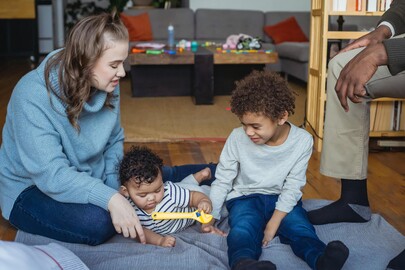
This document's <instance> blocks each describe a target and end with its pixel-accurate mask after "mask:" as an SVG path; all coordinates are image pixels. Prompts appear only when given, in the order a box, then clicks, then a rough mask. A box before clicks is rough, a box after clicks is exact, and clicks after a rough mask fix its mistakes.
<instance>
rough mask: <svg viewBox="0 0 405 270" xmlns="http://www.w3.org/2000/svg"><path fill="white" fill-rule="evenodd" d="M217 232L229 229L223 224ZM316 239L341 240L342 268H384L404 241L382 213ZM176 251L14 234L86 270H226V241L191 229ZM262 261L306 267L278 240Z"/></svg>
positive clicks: (325, 230)
mask: <svg viewBox="0 0 405 270" xmlns="http://www.w3.org/2000/svg"><path fill="white" fill-rule="evenodd" d="M325 204H327V201H319V200H306V201H304V207H305V208H306V209H307V210H311V209H316V208H319V207H321V206H323V205H325ZM219 226H220V228H221V229H223V230H225V231H227V230H228V228H229V227H228V224H227V220H226V219H224V220H223V221H222V222H221V223H220V224H219ZM315 228H316V231H317V233H318V235H319V238H320V239H321V240H322V241H324V242H325V243H328V242H330V241H333V240H341V241H342V242H344V243H345V244H346V245H347V246H348V247H349V249H350V256H349V258H348V260H347V262H346V264H345V265H344V267H343V269H353V270H358V269H367V270H382V269H386V266H387V264H388V262H389V261H390V260H391V259H392V258H393V257H395V256H396V255H397V254H399V253H400V252H401V251H402V250H403V249H404V248H405V237H404V236H403V235H402V234H401V233H399V232H398V231H397V230H395V229H394V228H393V227H392V226H391V225H390V224H389V223H387V222H386V221H385V220H384V219H383V218H382V217H381V216H380V215H378V214H373V216H372V219H371V220H370V221H369V222H367V223H358V224H356V223H339V224H328V225H322V226H315ZM175 237H176V238H177V241H176V246H175V247H174V248H163V247H157V246H152V245H141V244H139V243H136V242H134V241H132V240H129V239H125V238H124V237H122V236H120V235H117V236H115V237H113V238H112V239H111V240H110V241H108V242H107V243H105V244H102V245H99V246H95V247H92V246H87V245H82V244H70V243H63V242H58V241H55V240H52V239H49V238H46V237H42V236H38V235H32V234H28V233H25V232H22V231H18V233H17V237H16V241H17V242H22V243H25V244H28V245H34V244H35V245H38V244H47V243H50V242H56V243H59V244H61V245H63V246H65V247H66V248H68V249H70V250H71V251H73V252H74V253H75V254H76V255H77V256H78V257H79V258H80V259H81V260H82V261H83V262H84V263H85V264H86V265H87V266H88V267H89V268H90V269H106V270H107V269H108V270H110V269H141V270H149V269H150V270H156V269H165V270H171V269H173V270H179V269H195V270H205V269H207V270H208V269H210V270H212V269H228V260H227V253H226V250H227V245H226V239H225V238H224V237H220V236H217V235H213V234H201V233H199V226H198V225H194V226H192V227H190V228H188V229H187V230H185V231H182V232H180V233H178V234H176V235H175ZM261 259H263V260H264V259H267V260H271V261H272V262H273V263H275V264H276V265H277V269H279V270H283V269H288V270H290V269H310V268H309V267H308V266H307V264H306V263H305V262H304V261H302V260H301V259H299V258H298V257H296V256H295V255H294V254H293V252H292V250H291V248H290V247H289V246H288V245H284V244H281V243H280V241H279V239H278V237H276V238H275V239H273V241H272V242H271V245H270V246H269V247H268V248H266V249H263V254H262V256H261Z"/></svg>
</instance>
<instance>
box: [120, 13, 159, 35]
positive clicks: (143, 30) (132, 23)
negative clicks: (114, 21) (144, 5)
mask: <svg viewBox="0 0 405 270" xmlns="http://www.w3.org/2000/svg"><path fill="white" fill-rule="evenodd" d="M120 17H121V20H122V22H123V23H124V25H125V26H126V27H127V29H128V33H129V41H149V40H152V39H153V36H152V27H151V25H150V20H149V14H148V13H146V12H145V13H142V14H140V15H138V16H129V15H125V14H123V13H121V14H120Z"/></svg>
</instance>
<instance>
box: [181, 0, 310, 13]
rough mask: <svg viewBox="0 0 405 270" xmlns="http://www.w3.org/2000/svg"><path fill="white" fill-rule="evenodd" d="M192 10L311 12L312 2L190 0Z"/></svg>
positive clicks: (284, 0)
mask: <svg viewBox="0 0 405 270" xmlns="http://www.w3.org/2000/svg"><path fill="white" fill-rule="evenodd" d="M189 2H190V8H191V9H193V10H196V9H198V8H215V9H245V10H262V11H309V10H311V1H310V0H189Z"/></svg>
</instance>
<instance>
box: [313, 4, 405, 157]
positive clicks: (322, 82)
mask: <svg viewBox="0 0 405 270" xmlns="http://www.w3.org/2000/svg"><path fill="white" fill-rule="evenodd" d="M347 1H348V2H349V1H355V0H347ZM361 1H362V10H361V11H354V10H353V11H333V10H332V0H311V33H310V59H309V75H308V87H307V108H306V120H307V121H306V129H307V130H308V131H309V132H310V133H312V134H313V135H314V147H315V149H316V150H317V151H319V152H320V151H321V150H322V138H323V125H324V118H325V102H326V76H327V60H328V59H327V47H328V41H329V40H333V39H335V40H336V39H356V38H359V37H361V36H362V35H364V34H366V33H367V32H360V31H331V30H330V29H328V25H329V20H330V16H381V15H382V14H383V12H380V11H377V12H367V11H366V4H367V1H366V0H361ZM393 100H394V99H388V98H384V99H377V101H393ZM370 136H371V137H381V136H385V137H395V136H405V131H381V132H380V131H379V132H375V131H374V132H371V133H370Z"/></svg>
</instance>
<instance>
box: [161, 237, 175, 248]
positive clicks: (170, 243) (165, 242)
mask: <svg viewBox="0 0 405 270" xmlns="http://www.w3.org/2000/svg"><path fill="white" fill-rule="evenodd" d="M175 244H176V238H174V237H173V236H170V235H166V236H163V237H162V239H161V240H160V242H159V246H161V247H174V245H175Z"/></svg>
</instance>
